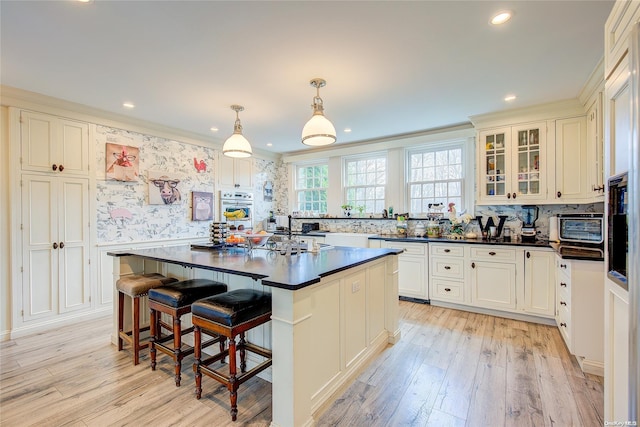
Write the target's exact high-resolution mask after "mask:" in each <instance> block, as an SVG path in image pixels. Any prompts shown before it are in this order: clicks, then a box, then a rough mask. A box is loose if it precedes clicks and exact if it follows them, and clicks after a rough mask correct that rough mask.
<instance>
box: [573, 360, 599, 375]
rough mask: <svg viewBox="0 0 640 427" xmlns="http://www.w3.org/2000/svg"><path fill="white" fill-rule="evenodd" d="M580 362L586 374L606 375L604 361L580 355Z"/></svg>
mask: <svg viewBox="0 0 640 427" xmlns="http://www.w3.org/2000/svg"><path fill="white" fill-rule="evenodd" d="M577 359H578V364H579V365H580V368H581V369H582V372H584V373H585V374H592V375H597V376H599V377H604V363H603V362H598V361H596V360H589V359H583V358H582V357H578V358H577Z"/></svg>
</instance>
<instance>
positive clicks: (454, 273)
mask: <svg viewBox="0 0 640 427" xmlns="http://www.w3.org/2000/svg"><path fill="white" fill-rule="evenodd" d="M431 274H432V275H433V276H440V277H444V278H448V279H464V259H462V258H446V257H437V256H434V257H431Z"/></svg>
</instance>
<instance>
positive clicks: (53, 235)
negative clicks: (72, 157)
mask: <svg viewBox="0 0 640 427" xmlns="http://www.w3.org/2000/svg"><path fill="white" fill-rule="evenodd" d="M56 186H57V181H56V178H55V177H48V176H37V175H36V176H34V175H23V177H22V310H23V313H22V317H23V319H24V321H30V320H35V319H40V318H46V317H50V316H55V315H56V314H57V312H58V307H57V301H58V253H59V252H58V249H57V246H58V243H57V240H58V205H57V203H56V197H57V189H56ZM54 243H55V247H56V248H54Z"/></svg>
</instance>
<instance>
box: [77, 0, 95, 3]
mask: <svg viewBox="0 0 640 427" xmlns="http://www.w3.org/2000/svg"><path fill="white" fill-rule="evenodd" d="M78 1H79V2H80V3H91V2H93V0H78Z"/></svg>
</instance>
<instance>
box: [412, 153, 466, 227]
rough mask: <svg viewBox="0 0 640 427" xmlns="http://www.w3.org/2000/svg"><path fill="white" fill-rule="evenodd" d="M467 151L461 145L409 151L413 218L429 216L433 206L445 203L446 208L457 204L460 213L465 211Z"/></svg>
mask: <svg viewBox="0 0 640 427" xmlns="http://www.w3.org/2000/svg"><path fill="white" fill-rule="evenodd" d="M464 149H465V148H464V145H463V144H462V143H460V144H455V145H447V146H442V145H440V146H434V147H430V148H423V149H416V150H411V151H409V153H408V168H409V174H408V175H409V179H408V181H409V182H408V184H407V185H408V187H409V188H408V193H409V206H410V212H411V214H413V215H415V214H418V213H428V212H429V205H430V204H438V203H442V204H443V205H444V206H445V208H446V207H447V206H448V205H449V203H455V204H456V208H457V209H458V211H460V210H461V209H462V208H463V207H464V203H465V194H464V189H465V186H464V179H465V165H464ZM445 211H446V209H445Z"/></svg>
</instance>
